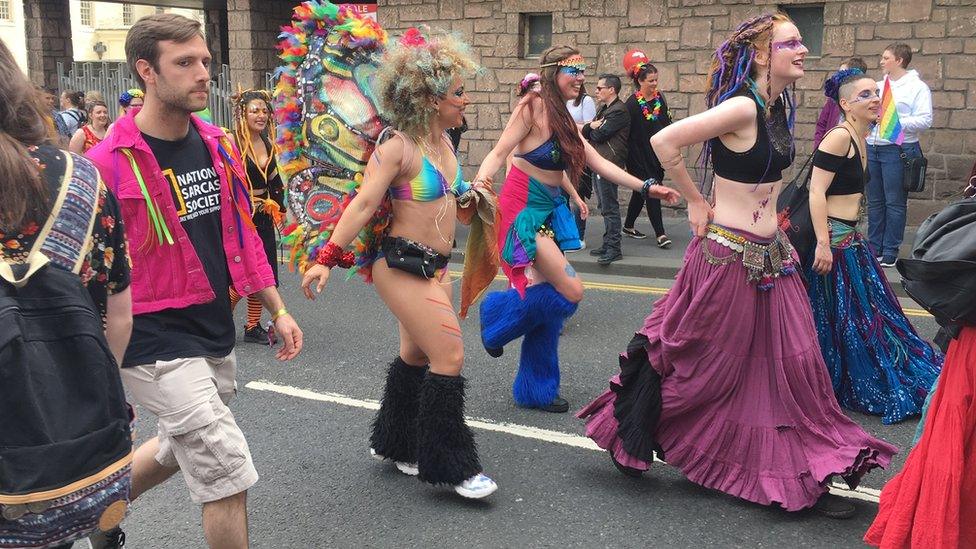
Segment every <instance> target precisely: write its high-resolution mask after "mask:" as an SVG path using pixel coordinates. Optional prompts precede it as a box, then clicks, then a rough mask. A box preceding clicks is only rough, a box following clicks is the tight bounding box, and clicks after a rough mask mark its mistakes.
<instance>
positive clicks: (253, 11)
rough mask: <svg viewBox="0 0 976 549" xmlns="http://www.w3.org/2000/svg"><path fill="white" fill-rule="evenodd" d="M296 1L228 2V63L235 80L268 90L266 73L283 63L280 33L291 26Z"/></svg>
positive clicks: (245, 85)
mask: <svg viewBox="0 0 976 549" xmlns="http://www.w3.org/2000/svg"><path fill="white" fill-rule="evenodd" d="M296 3H297V2H295V1H293V0H228V2H227V38H228V41H227V45H228V55H227V60H228V61H229V63H228V64H229V65H230V73H231V80H232V81H233V82H234V85H235V87H236V85H237V84H240V85H241V86H242V87H243V88H244V89H248V88H256V87H264V85H265V74H266V73H268V72H271V71H273V70H274V69H275V68H276V67H277V66H278V65H279V64H280V63H281V62H280V60H279V59H278V50H277V49H276V48H275V46H276V45H277V44H278V33H279V32H280V31H281V27H282V25H287V24H290V23H291V15H292V8H293V7H294V6H295V4H296Z"/></svg>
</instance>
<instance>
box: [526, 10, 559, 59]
mask: <svg viewBox="0 0 976 549" xmlns="http://www.w3.org/2000/svg"><path fill="white" fill-rule="evenodd" d="M551 45H552V14H551V13H523V14H522V57H539V55H541V54H542V52H544V51H546V48H548V47H549V46H551Z"/></svg>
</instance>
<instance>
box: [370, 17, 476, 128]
mask: <svg viewBox="0 0 976 549" xmlns="http://www.w3.org/2000/svg"><path fill="white" fill-rule="evenodd" d="M481 70H482V69H481V67H480V66H479V65H478V63H477V62H475V60H474V59H473V58H472V56H471V48H470V47H469V46H468V45H467V44H466V43H465V42H463V41H462V40H461V39H460V38H458V37H457V36H456V35H454V34H449V33H446V32H442V31H430V30H429V29H425V30H424V31H423V32H421V31H420V30H418V29H408V30H407V32H406V33H405V34H404V35H403V37H401V39H400V40H399V41H398V42H397V43H396V44H392V45H390V46H389V47H388V49H387V50H386V52H385V53H384V54H383V59H382V61H381V63H380V66H379V68H378V69H377V71H376V75H375V77H374V81H373V91H374V92H375V94H376V97H377V99H378V101H379V107H380V109H381V110H382V114H383V117H384V118H385V119H386V120H387V121H389V122H390V125H392V126H393V127H394V128H395V129H397V130H400V131H402V132H404V133H406V134H408V135H413V136H421V135H423V134H425V133H426V132H427V131H428V129H427V128H428V126H429V124H430V119H431V118H432V117H433V116H434V114H435V113H436V110H435V109H434V106H433V104H432V101H431V100H432V99H437V98H441V97H443V96H445V95H446V94H447V93H448V91H449V90H450V88H451V85H452V83H453V82H454V79H455V78H460V79H461V80H464V79H467V78H471V77H472V76H475V75H476V74H478V73H480V72H481Z"/></svg>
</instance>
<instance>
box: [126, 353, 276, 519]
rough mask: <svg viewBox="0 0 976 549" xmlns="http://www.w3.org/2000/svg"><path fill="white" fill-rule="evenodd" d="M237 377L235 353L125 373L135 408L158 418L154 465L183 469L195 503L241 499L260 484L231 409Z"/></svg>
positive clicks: (165, 362)
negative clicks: (157, 450) (246, 491)
mask: <svg viewBox="0 0 976 549" xmlns="http://www.w3.org/2000/svg"><path fill="white" fill-rule="evenodd" d="M236 375H237V357H236V356H235V355H234V353H233V352H231V354H229V355H228V356H226V357H223V358H212V357H193V358H178V359H175V360H160V361H157V362H156V363H155V364H146V365H142V366H133V367H131V368H122V382H123V384H124V385H125V389H126V391H128V393H129V396H130V397H131V399H132V402H134V403H136V404H139V405H140V406H143V407H145V408H146V409H147V410H149V411H150V412H152V413H153V414H155V415H156V416H157V417H158V418H159V426H158V429H159V453H157V454H156V461H158V462H159V463H160V464H161V465H163V466H165V467H179V468H180V470H181V471H182V472H183V478H185V479H186V485H187V487H189V489H190V498H191V499H192V500H193V501H195V502H196V503H207V502H210V501H217V500H219V499H224V498H226V497H229V496H233V495H235V494H239V493H241V492H243V491H245V490H247V489H248V488H250V487H251V486H253V485H254V483H255V482H257V480H258V473H257V471H256V470H255V469H254V463H253V461H252V460H251V452H250V450H249V449H248V447H247V441H245V440H244V433H242V432H241V429H240V427H238V426H237V422H235V421H234V414H232V413H231V411H230V409H229V408H227V403H228V402H230V399H231V398H232V397H233V396H234V395H235V394H236V393H237V380H236Z"/></svg>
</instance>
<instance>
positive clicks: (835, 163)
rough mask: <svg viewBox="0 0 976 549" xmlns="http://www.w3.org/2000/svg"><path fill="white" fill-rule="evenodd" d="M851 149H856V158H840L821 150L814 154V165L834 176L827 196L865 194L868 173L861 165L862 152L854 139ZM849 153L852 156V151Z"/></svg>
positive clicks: (845, 156)
mask: <svg viewBox="0 0 976 549" xmlns="http://www.w3.org/2000/svg"><path fill="white" fill-rule="evenodd" d="M850 147H851V149H854V156H847V155H844V156H838V155H836V154H830V153H829V152H824V151H822V150H820V149H817V151H816V152H814V153H813V165H814V166H815V167H817V168H820V169H821V170H825V171H828V172H831V173H833V174H834V180H833V181H832V182H831V183H830V187H827V193H826V196H839V195H847V194H863V193H864V184H865V182H866V181H867V180H868V172H867V170H866V169H864V166H863V165H862V164H861V151H859V150H858V148H857V145H855V144H854V140H853V139H851V145H850ZM847 151H848V154H850V149H848V150H847Z"/></svg>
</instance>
